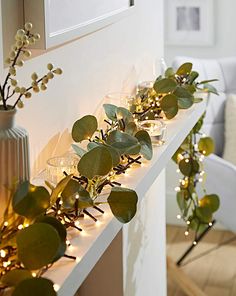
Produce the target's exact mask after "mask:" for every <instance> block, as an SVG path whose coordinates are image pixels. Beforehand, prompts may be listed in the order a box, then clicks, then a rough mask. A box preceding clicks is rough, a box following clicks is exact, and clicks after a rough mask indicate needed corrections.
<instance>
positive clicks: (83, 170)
mask: <svg viewBox="0 0 236 296" xmlns="http://www.w3.org/2000/svg"><path fill="white" fill-rule="evenodd" d="M112 165H113V163H112V156H111V153H110V152H109V150H108V149H107V148H106V147H96V148H94V149H92V150H90V151H89V152H87V153H86V154H85V155H84V156H83V157H82V158H81V159H80V162H79V164H78V171H79V173H80V174H81V176H85V177H86V178H88V179H90V180H91V179H93V177H95V176H105V175H107V174H108V173H109V172H110V170H111V169H112Z"/></svg>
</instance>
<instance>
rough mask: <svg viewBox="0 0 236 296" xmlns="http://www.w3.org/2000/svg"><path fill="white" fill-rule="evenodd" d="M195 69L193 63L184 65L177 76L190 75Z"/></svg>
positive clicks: (177, 72)
mask: <svg viewBox="0 0 236 296" xmlns="http://www.w3.org/2000/svg"><path fill="white" fill-rule="evenodd" d="M192 68H193V64H192V63H184V64H182V65H181V66H180V67H179V68H178V70H177V71H176V74H177V75H180V76H181V75H188V74H190V73H191V71H192Z"/></svg>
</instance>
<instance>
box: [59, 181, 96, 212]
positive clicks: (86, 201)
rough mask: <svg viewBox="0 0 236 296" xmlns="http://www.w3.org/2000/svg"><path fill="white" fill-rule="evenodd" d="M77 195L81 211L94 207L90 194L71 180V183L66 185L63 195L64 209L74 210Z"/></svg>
mask: <svg viewBox="0 0 236 296" xmlns="http://www.w3.org/2000/svg"><path fill="white" fill-rule="evenodd" d="M76 195H79V199H78V208H79V209H83V208H88V207H91V206H93V200H92V199H91V197H90V194H89V192H88V191H87V190H86V189H85V188H84V187H83V186H82V185H80V184H79V183H78V182H77V181H76V180H70V182H69V183H68V184H67V185H66V187H65V189H64V190H63V191H62V193H61V196H62V201H63V207H65V208H74V206H75V201H76Z"/></svg>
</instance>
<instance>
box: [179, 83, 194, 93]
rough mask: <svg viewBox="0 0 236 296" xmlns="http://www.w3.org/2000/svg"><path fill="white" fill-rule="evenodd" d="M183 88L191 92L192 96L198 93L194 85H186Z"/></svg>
mask: <svg viewBox="0 0 236 296" xmlns="http://www.w3.org/2000/svg"><path fill="white" fill-rule="evenodd" d="M182 87H183V88H185V89H186V90H187V91H189V92H190V93H191V94H192V95H193V94H194V93H195V92H196V90H197V88H196V86H195V85H193V84H185V85H183V86H182Z"/></svg>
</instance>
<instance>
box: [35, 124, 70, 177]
mask: <svg viewBox="0 0 236 296" xmlns="http://www.w3.org/2000/svg"><path fill="white" fill-rule="evenodd" d="M72 143H73V140H72V137H71V134H70V132H69V130H68V128H66V129H65V130H64V131H63V132H62V133H57V134H56V135H54V136H53V137H51V139H50V140H49V141H48V143H47V144H46V145H45V146H44V147H43V149H42V150H41V151H40V152H39V153H38V155H37V157H36V159H35V161H34V163H33V166H32V173H31V175H32V176H33V177H35V176H37V175H38V174H39V173H40V172H41V171H42V170H44V169H45V167H46V163H47V160H48V159H49V158H51V157H54V156H60V155H63V154H65V153H66V152H68V150H69V149H70V148H71V144H72Z"/></svg>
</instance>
